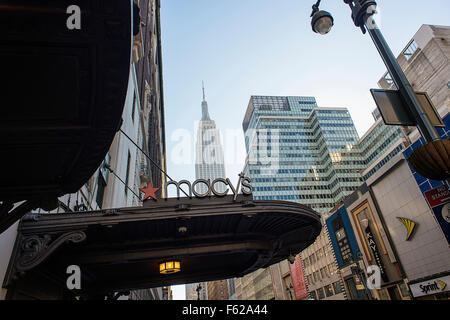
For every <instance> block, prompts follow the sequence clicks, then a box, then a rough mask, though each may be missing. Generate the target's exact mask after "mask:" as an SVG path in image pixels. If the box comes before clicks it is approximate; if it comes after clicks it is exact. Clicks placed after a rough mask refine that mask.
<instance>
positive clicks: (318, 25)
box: [311, 10, 334, 34]
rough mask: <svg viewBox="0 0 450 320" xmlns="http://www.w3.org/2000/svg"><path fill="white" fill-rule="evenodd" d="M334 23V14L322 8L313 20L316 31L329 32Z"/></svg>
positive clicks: (312, 23)
mask: <svg viewBox="0 0 450 320" xmlns="http://www.w3.org/2000/svg"><path fill="white" fill-rule="evenodd" d="M333 25H334V19H333V16H332V15H331V14H330V13H329V12H327V11H324V10H320V11H317V12H316V13H314V15H313V17H312V20H311V26H312V29H313V31H314V32H315V33H320V34H327V33H328V32H330V30H331V28H332V27H333Z"/></svg>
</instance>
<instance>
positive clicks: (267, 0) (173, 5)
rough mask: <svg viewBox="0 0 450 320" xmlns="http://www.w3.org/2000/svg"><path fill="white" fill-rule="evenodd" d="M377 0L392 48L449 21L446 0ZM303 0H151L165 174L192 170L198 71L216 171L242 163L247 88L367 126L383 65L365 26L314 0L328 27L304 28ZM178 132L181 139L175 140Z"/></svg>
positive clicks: (190, 175)
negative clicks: (218, 140) (219, 162)
mask: <svg viewBox="0 0 450 320" xmlns="http://www.w3.org/2000/svg"><path fill="white" fill-rule="evenodd" d="M377 2H378V5H379V7H378V9H379V15H378V20H377V21H378V24H379V25H380V28H381V30H382V32H383V34H384V36H385V38H386V40H387V41H388V43H389V45H390V46H391V49H392V51H393V52H394V54H395V55H398V54H399V53H400V52H401V50H402V49H403V48H405V46H406V45H407V44H408V41H409V40H410V39H411V38H412V37H413V36H414V34H415V33H416V32H417V30H418V29H419V28H420V26H421V25H422V24H437V25H450V19H449V16H450V1H448V0H427V1H424V0H378V1H377ZM313 3H315V0H278V1H273V0H162V1H161V32H162V46H163V48H162V54H163V59H162V64H163V77H164V79H163V80H164V83H163V84H164V99H165V121H166V146H167V164H168V173H169V175H170V176H171V177H172V178H174V179H175V180H181V179H188V180H191V181H193V180H195V169H194V158H193V157H194V146H195V144H194V143H195V136H194V130H195V127H196V125H197V123H196V121H198V120H200V118H201V100H202V80H204V81H205V88H206V100H207V101H208V104H209V114H210V116H211V118H212V119H213V120H215V121H216V124H217V127H218V128H219V129H220V130H221V131H222V136H223V139H224V142H223V143H224V146H225V148H224V149H225V150H224V152H225V158H226V174H227V176H228V177H229V178H230V179H232V180H233V181H234V180H237V174H238V172H239V171H240V170H241V169H242V168H243V165H244V157H245V146H244V144H243V139H242V120H243V118H244V114H245V111H246V108H247V105H248V102H249V99H250V96H251V95H280V96H283V95H286V96H289V95H292V96H314V97H316V99H317V102H318V104H319V106H322V107H327V106H328V107H329V106H333V107H346V108H348V109H349V111H350V114H351V116H352V118H353V121H354V123H355V126H356V129H357V130H358V133H359V135H360V136H362V135H363V134H364V133H365V132H366V131H367V129H369V127H370V126H371V125H372V124H373V122H374V121H373V118H372V116H371V112H372V111H373V110H374V109H375V108H376V106H375V103H374V101H373V99H372V96H371V95H370V92H369V89H371V88H377V82H378V80H379V79H380V78H381V77H382V76H383V74H384V72H385V71H386V68H385V66H384V64H383V62H382V60H381V58H380V56H379V54H378V52H377V50H376V48H375V46H374V45H373V43H372V41H371V39H370V36H369V35H368V34H366V35H363V34H362V33H361V31H360V30H359V29H358V28H356V27H355V26H354V24H353V21H352V20H351V18H350V9H349V8H348V6H347V5H345V4H344V3H343V1H340V0H338V1H336V0H323V1H322V4H321V9H323V10H327V11H329V12H331V13H332V15H333V17H334V21H335V25H334V27H333V29H332V30H331V32H330V33H329V34H328V35H325V36H321V35H318V34H315V33H313V32H312V30H311V24H310V21H311V20H310V17H309V16H310V14H311V11H312V10H311V6H312V4H313ZM186 134H190V137H189V139H186ZM181 136H185V140H183V145H184V146H186V147H187V149H184V150H183V149H182V148H180V143H181V141H182V140H181V138H180V137H181ZM180 150H182V151H180ZM186 150H190V151H188V152H187V151H186ZM183 152H184V153H183ZM186 152H187V153H186ZM182 153H183V154H182ZM189 153H190V157H189ZM182 155H183V156H184V157H182ZM174 298H175V299H183V298H184V286H177V287H174Z"/></svg>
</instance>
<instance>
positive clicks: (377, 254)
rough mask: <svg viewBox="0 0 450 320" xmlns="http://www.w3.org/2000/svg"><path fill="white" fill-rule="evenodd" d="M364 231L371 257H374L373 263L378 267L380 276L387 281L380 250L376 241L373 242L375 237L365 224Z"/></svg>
mask: <svg viewBox="0 0 450 320" xmlns="http://www.w3.org/2000/svg"><path fill="white" fill-rule="evenodd" d="M364 232H365V234H366V239H367V244H368V245H369V248H370V249H371V251H372V254H373V257H374V259H375V263H376V264H377V266H378V267H379V268H380V274H381V278H382V279H383V281H384V282H388V278H387V274H386V271H385V270H384V267H383V262H382V260H381V255H380V251H379V250H378V246H377V243H376V242H375V237H374V236H373V233H372V231H371V230H370V227H369V226H367V228H366V229H365V231H364Z"/></svg>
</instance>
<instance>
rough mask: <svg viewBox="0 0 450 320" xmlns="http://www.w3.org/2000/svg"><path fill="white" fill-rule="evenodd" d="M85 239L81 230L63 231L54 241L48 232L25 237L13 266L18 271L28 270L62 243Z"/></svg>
mask: <svg viewBox="0 0 450 320" xmlns="http://www.w3.org/2000/svg"><path fill="white" fill-rule="evenodd" d="M85 239H86V234H85V233H84V232H83V231H72V232H68V233H64V234H62V235H60V236H59V237H58V238H56V239H55V240H54V241H52V236H51V235H48V234H46V235H33V236H29V237H25V238H24V239H23V240H22V241H21V243H20V244H19V246H20V249H19V250H20V251H19V254H18V257H17V260H16V262H15V265H14V267H15V269H16V271H18V272H24V271H27V270H30V269H32V268H34V267H36V266H37V265H39V264H40V263H41V262H43V261H44V260H45V259H47V258H48V256H50V255H51V254H52V253H53V252H54V251H55V250H56V249H57V248H58V247H59V246H61V245H62V244H63V243H65V242H69V241H71V242H73V243H78V242H81V241H83V240H85Z"/></svg>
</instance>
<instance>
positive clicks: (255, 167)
mask: <svg viewBox="0 0 450 320" xmlns="http://www.w3.org/2000/svg"><path fill="white" fill-rule="evenodd" d="M243 129H244V133H245V144H246V150H247V153H248V155H247V158H246V164H245V169H244V173H245V174H246V175H247V176H249V177H250V178H251V179H252V186H253V197H254V198H255V199H258V200H286V201H294V202H299V203H301V204H304V205H307V206H309V207H311V208H313V209H315V210H316V211H317V212H320V213H327V212H329V211H330V210H331V209H333V208H334V206H335V205H336V204H337V203H339V202H340V201H342V200H343V199H344V198H345V197H346V196H347V195H349V194H350V193H352V192H353V191H354V190H355V189H356V188H358V187H359V186H360V184H361V183H362V180H361V172H362V170H363V169H364V168H365V165H364V161H362V159H361V157H360V152H359V150H358V149H356V148H354V145H355V144H356V143H357V142H358V139H359V137H358V133H357V131H356V129H355V126H354V124H353V121H352V119H351V117H350V114H349V112H348V110H347V109H345V108H322V107H321V108H319V107H318V106H317V103H316V100H315V98H314V97H279V96H275V97H274V96H252V97H251V98H250V102H249V104H248V108H247V112H246V114H245V118H244V121H243ZM270 268H276V267H274V266H272V267H270ZM275 273H276V272H275V269H274V270H272V272H271V271H270V270H269V269H265V270H263V269H261V270H258V271H256V272H254V273H252V274H250V275H247V276H244V277H243V278H242V279H241V284H242V289H241V291H242V292H241V293H240V296H239V298H241V299H257V300H259V299H280V298H281V297H277V296H276V293H275V292H274V291H275V290H273V287H276V286H277V283H276V282H277V281H280V280H277V279H275V278H274V277H273V276H272V274H275ZM261 283H264V284H265V285H261Z"/></svg>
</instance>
